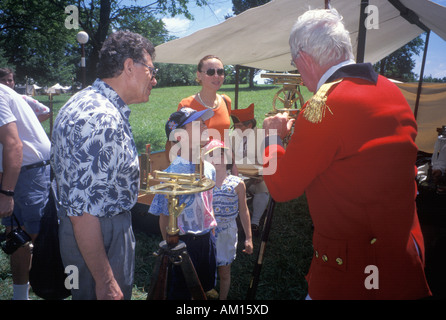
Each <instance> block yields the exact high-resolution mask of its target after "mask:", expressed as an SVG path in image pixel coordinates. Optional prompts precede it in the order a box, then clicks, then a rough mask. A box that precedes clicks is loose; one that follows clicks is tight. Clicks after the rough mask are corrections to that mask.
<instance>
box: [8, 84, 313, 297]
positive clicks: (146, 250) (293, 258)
mask: <svg viewBox="0 0 446 320" xmlns="http://www.w3.org/2000/svg"><path fill="white" fill-rule="evenodd" d="M280 88H281V86H274V85H259V86H256V87H255V88H254V89H249V88H248V87H247V86H244V85H242V86H241V88H240V91H239V108H241V109H242V108H246V107H248V105H249V104H251V103H254V104H255V115H256V118H257V122H258V127H261V126H262V122H263V119H264V117H265V113H267V112H268V111H270V110H271V109H272V107H271V106H272V100H273V97H274V95H275V93H276V92H277V91H278V90H279V89H280ZM199 90H200V87H199V86H188V87H171V88H155V89H153V91H152V94H151V96H150V101H149V102H148V103H144V104H138V105H133V106H130V108H131V110H132V113H131V116H130V123H131V125H132V130H133V135H134V138H135V141H136V144H137V147H138V151H139V152H143V151H144V150H145V145H146V144H147V143H150V144H151V146H152V151H159V150H162V149H164V144H165V133H164V124H165V123H166V121H167V119H168V117H169V115H170V114H171V113H172V112H174V111H176V109H177V106H178V103H179V101H180V100H181V99H182V98H184V97H187V96H190V95H192V94H195V93H196V92H198V91H199ZM219 92H220V93H225V94H227V95H228V96H229V97H230V98H231V99H232V101H233V103H234V99H235V94H234V87H233V85H224V86H223V87H222V89H221V90H220V91H219ZM303 96H304V98H305V100H307V99H308V98H309V97H310V96H311V94H310V93H308V92H307V91H306V88H303ZM69 97H70V96H69V95H66V94H64V95H58V96H54V97H53V108H54V109H53V110H54V114H55V115H56V114H57V112H58V110H59V109H60V108H61V106H63V104H64V103H65V102H66V101H67V100H68V99H69ZM37 98H38V100H40V101H41V102H43V103H45V104H47V105H49V99H48V97H47V96H39V97H37ZM54 117H55V116H54ZM43 126H44V128H45V130H46V132H47V133H48V134H49V132H50V122H49V121H46V122H45V123H44V124H43ZM0 231H1V232H3V229H1V230H0ZM311 237H312V223H311V219H310V217H309V214H308V208H307V202H306V199H305V196H302V197H300V198H298V199H295V200H293V201H290V202H288V203H278V204H276V209H275V211H274V216H273V219H272V227H271V231H270V235H269V240H268V242H267V245H266V252H265V256H264V260H263V266H262V272H261V276H260V282H259V285H258V289H257V295H256V299H265V300H286V299H304V298H305V296H306V282H305V279H304V276H305V274H306V273H307V271H308V267H309V264H310V261H311V257H312V254H313V250H312V244H311ZM160 241H161V237H160V236H158V235H147V234H145V233H142V232H137V233H136V268H135V284H134V290H133V299H135V300H143V299H146V295H147V288H148V286H149V284H150V277H151V274H152V269H153V264H154V262H155V257H154V256H153V255H152V253H153V252H154V251H156V250H157V248H158V244H159V242H160ZM239 242H240V243H243V242H242V241H239ZM259 246H260V237H258V238H255V239H254V254H253V255H250V256H248V255H246V254H244V253H243V252H242V251H241V250H242V247H241V246H239V248H238V251H237V258H236V260H235V262H234V263H233V265H232V283H231V289H230V292H229V297H228V298H229V299H234V300H242V299H245V297H246V293H247V290H248V287H249V282H250V280H251V275H252V270H253V268H254V265H255V263H256V259H257V253H258V250H259ZM217 290H218V284H217ZM11 297H12V279H11V274H10V268H9V259H8V257H7V256H6V255H5V254H4V253H3V251H1V252H0V299H1V300H8V299H11ZM31 298H32V299H39V298H38V297H36V296H35V295H33V294H31Z"/></svg>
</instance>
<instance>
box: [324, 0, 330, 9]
mask: <svg viewBox="0 0 446 320" xmlns="http://www.w3.org/2000/svg"><path fill="white" fill-rule="evenodd" d="M325 9H331V4H330V0H325Z"/></svg>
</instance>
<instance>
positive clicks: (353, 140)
mask: <svg viewBox="0 0 446 320" xmlns="http://www.w3.org/2000/svg"><path fill="white" fill-rule="evenodd" d="M339 78H342V79H343V80H342V81H341V82H339V83H337V84H334V85H333V86H331V87H330V88H329V90H328V91H327V93H326V97H327V100H326V103H325V105H326V106H328V108H327V107H320V106H319V107H316V108H314V104H312V102H311V100H310V101H309V102H308V103H307V104H306V105H305V106H304V108H303V110H302V111H301V112H300V114H299V117H298V119H297V120H296V123H295V131H294V134H293V136H292V138H291V140H290V142H289V144H288V146H287V149H286V151H285V149H284V148H283V147H281V146H280V145H275V147H277V152H275V151H273V150H274V149H273V148H271V144H270V146H267V148H266V149H265V154H266V156H265V160H266V161H265V166H268V165H270V164H269V163H268V162H267V161H268V160H271V159H274V157H276V156H277V170H276V171H275V173H274V174H272V175H269V176H264V180H265V182H266V184H267V186H268V190H269V192H270V193H271V196H272V197H273V198H274V199H275V200H276V201H281V202H283V201H289V200H291V199H293V198H296V197H298V196H300V195H302V194H303V193H304V192H305V194H306V197H307V200H308V205H309V209H310V214H311V217H312V220H313V224H314V235H313V247H314V255H313V260H312V263H311V267H310V270H309V272H308V275H307V277H306V279H307V281H308V293H309V295H310V297H311V298H312V299H418V298H423V297H426V296H429V295H430V290H429V287H428V285H427V282H426V278H425V275H424V264H423V254H424V244H423V237H422V234H421V229H420V225H419V222H418V217H417V214H416V205H415V197H416V184H415V172H416V171H415V170H416V168H415V160H416V155H417V147H416V145H415V143H414V140H415V137H416V134H417V127H416V122H415V119H414V116H413V113H412V111H411V109H410V107H409V105H408V103H407V101H406V100H405V98H404V97H403V95H402V94H401V92H400V91H399V89H398V88H397V87H396V86H395V85H394V84H393V83H391V82H390V81H388V80H387V79H386V78H384V77H382V76H378V75H377V74H376V73H374V71H373V69H372V68H371V65H369V64H359V65H351V66H348V67H343V68H341V69H340V70H338V72H336V73H335V75H333V77H332V78H331V80H329V81H332V80H336V79H339ZM323 96H324V95H323ZM319 98H320V97H319ZM318 108H319V110H317V109H318ZM315 110H316V111H318V112H316V111H315ZM321 111H322V112H321ZM324 111H325V113H324ZM315 112H316V114H319V117H318V116H316V117H314V114H315ZM270 151H271V152H270ZM271 161H273V160H271ZM415 243H416V244H417V246H418V248H417V247H416V245H415ZM417 249H418V251H419V253H420V254H418V251H417Z"/></svg>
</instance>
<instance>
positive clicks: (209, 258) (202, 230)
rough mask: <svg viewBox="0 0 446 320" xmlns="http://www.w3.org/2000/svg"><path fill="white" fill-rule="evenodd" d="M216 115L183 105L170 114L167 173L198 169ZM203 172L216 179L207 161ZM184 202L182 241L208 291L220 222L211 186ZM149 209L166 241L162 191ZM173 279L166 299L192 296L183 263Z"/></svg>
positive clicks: (213, 276) (165, 203)
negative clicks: (212, 118)
mask: <svg viewBox="0 0 446 320" xmlns="http://www.w3.org/2000/svg"><path fill="white" fill-rule="evenodd" d="M213 115H214V112H213V111H212V110H210V109H206V110H203V111H195V110H193V109H190V108H182V109H180V110H179V111H177V112H174V113H172V114H171V115H170V117H169V120H168V121H167V123H166V127H165V129H166V135H167V139H168V140H169V141H168V143H169V142H170V143H171V144H173V145H172V146H171V148H170V152H169V153H170V155H169V158H170V159H171V160H172V162H171V164H170V166H169V167H168V168H167V169H166V170H165V172H175V173H194V172H195V168H196V164H197V163H196V157H195V156H196V155H197V154H198V153H197V152H199V147H200V148H201V147H203V146H204V145H205V144H206V143H207V142H208V141H207V140H208V138H207V134H206V132H207V131H206V129H207V127H206V124H205V123H204V121H206V120H207V119H209V118H211V117H212V116H213ZM203 174H204V176H205V177H206V178H209V179H212V180H214V181H215V168H214V166H213V165H212V164H210V163H209V162H207V161H203ZM182 203H186V206H185V207H184V209H183V211H182V212H181V214H180V215H179V217H178V228H179V230H180V240H181V241H183V242H184V243H185V244H186V246H187V251H188V253H189V256H190V258H191V260H192V263H193V265H194V267H195V271H196V272H197V275H198V278H199V280H200V282H201V286H202V287H203V290H204V292H207V291H210V290H211V289H213V288H214V286H215V282H216V258H215V236H214V234H213V232H212V229H214V228H215V227H216V226H217V222H216V220H215V217H214V212H213V209H212V189H211V190H208V191H205V192H201V193H196V194H191V195H183V196H181V197H180V198H179V204H180V205H181V204H182ZM149 212H150V213H152V214H155V215H159V216H160V220H159V221H160V229H161V234H162V236H163V239H165V240H166V236H167V235H166V233H167V232H166V227H167V226H168V220H169V210H168V200H167V198H166V197H165V196H164V195H162V194H157V195H155V197H154V199H153V201H152V204H151V205H150V209H149ZM171 279H172V280H171V285H170V287H169V288H168V293H167V298H168V299H170V300H179V299H182V300H184V299H190V298H191V294H190V292H189V290H188V288H187V285H186V282H185V280H184V277H183V273H182V271H181V267H180V266H174V267H173V268H172V272H171Z"/></svg>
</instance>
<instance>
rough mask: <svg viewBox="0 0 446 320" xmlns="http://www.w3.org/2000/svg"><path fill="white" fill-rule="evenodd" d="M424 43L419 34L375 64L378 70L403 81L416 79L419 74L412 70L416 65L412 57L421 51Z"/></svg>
mask: <svg viewBox="0 0 446 320" xmlns="http://www.w3.org/2000/svg"><path fill="white" fill-rule="evenodd" d="M423 44H424V41H423V39H422V38H421V36H418V37H417V38H415V39H413V40H412V41H410V42H409V43H407V44H406V45H405V46H403V47H401V48H399V49H398V50H396V51H395V52H393V53H392V54H390V55H388V56H387V57H385V58H383V59H382V60H381V61H379V62H377V63H376V64H375V65H374V67H375V69H376V71H377V72H379V73H380V74H381V75H384V76H386V77H388V78H391V79H395V80H400V81H403V82H410V81H415V78H416V77H417V75H416V74H415V73H413V71H412V70H413V68H414V67H415V60H414V59H413V58H412V57H413V55H418V54H419V53H420V52H421V50H422V47H423Z"/></svg>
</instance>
